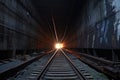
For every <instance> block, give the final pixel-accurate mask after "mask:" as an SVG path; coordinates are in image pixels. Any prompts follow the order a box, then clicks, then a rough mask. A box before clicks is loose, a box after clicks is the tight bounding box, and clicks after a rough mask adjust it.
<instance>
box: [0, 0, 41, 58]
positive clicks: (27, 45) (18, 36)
mask: <svg viewBox="0 0 120 80" xmlns="http://www.w3.org/2000/svg"><path fill="white" fill-rule="evenodd" d="M38 18H39V16H38V14H37V12H36V10H35V8H34V7H33V4H32V3H31V2H30V1H29V0H0V60H1V59H7V58H14V57H15V56H16V55H17V54H18V55H19V54H21V55H23V54H27V53H29V54H30V53H32V52H33V51H34V50H35V49H37V48H38V42H39V40H38V39H37V37H38V34H39V33H38V27H39V26H40V25H39V22H38Z"/></svg>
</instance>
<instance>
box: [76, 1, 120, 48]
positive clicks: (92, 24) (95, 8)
mask: <svg viewBox="0 0 120 80" xmlns="http://www.w3.org/2000/svg"><path fill="white" fill-rule="evenodd" d="M83 8H84V9H83V12H82V16H80V17H79V19H78V21H77V22H76V26H78V27H79V30H78V33H77V34H78V37H79V38H78V48H102V49H112V48H114V49H119V48H120V0H90V1H87V3H86V5H84V7H83Z"/></svg>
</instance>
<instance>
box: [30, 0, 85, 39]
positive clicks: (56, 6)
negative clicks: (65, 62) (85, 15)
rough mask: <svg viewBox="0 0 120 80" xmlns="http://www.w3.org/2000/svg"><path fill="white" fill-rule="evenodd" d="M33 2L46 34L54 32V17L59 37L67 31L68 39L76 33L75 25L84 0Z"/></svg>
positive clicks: (36, 0) (34, 0)
mask: <svg viewBox="0 0 120 80" xmlns="http://www.w3.org/2000/svg"><path fill="white" fill-rule="evenodd" d="M32 3H33V5H34V6H35V8H36V10H37V11H38V13H39V16H40V25H41V27H42V30H43V31H44V32H46V34H54V32H53V30H54V28H53V22H52V18H53V19H54V21H55V25H56V30H57V34H58V38H59V39H62V37H63V35H64V33H65V32H66V33H65V34H66V36H65V38H66V39H67V38H68V37H70V36H74V35H75V32H76V30H77V28H76V27H75V26H74V25H75V22H76V20H77V17H78V16H80V11H81V9H82V4H83V3H84V0H32ZM52 32H53V33H52Z"/></svg>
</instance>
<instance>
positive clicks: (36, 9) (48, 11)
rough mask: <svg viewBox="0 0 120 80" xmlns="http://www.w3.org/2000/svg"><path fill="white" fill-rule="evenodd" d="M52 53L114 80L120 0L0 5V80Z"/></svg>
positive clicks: (0, 1)
mask: <svg viewBox="0 0 120 80" xmlns="http://www.w3.org/2000/svg"><path fill="white" fill-rule="evenodd" d="M56 43H59V44H57V45H59V46H57V49H56V48H55V47H56V46H55V44H56ZM60 43H61V44H60ZM56 50H63V53H64V51H65V53H70V54H73V55H75V56H77V58H78V59H80V60H81V61H82V62H84V63H86V64H87V65H89V66H90V67H93V68H94V69H96V70H98V71H101V72H102V73H105V74H107V75H109V76H112V78H115V80H119V79H117V78H118V77H119V78H120V0H0V75H1V74H2V72H1V71H2V68H3V67H2V68H1V66H3V65H6V64H8V63H10V62H12V61H13V62H14V61H15V62H17V61H18V62H17V63H15V64H18V63H19V62H20V66H18V67H17V68H19V69H21V67H22V68H23V67H25V66H27V65H29V64H30V63H32V62H34V60H38V58H40V57H41V56H40V55H46V54H49V53H52V52H53V51H56ZM56 53H57V52H56ZM34 57H35V58H34ZM33 58H34V59H33ZM27 61H28V62H27ZM21 62H23V63H22V64H21ZM10 65H11V64H10ZM21 65H22V66H21ZM11 66H12V65H11ZM7 67H8V66H7ZM17 68H16V67H15V68H14V69H15V71H17ZM19 69H18V70H19ZM10 70H11V69H10ZM10 70H7V71H8V72H9V71H10ZM7 71H5V73H8V72H7ZM15 71H13V72H15ZM3 74H4V72H3ZM8 74H9V73H8ZM112 74H115V75H112ZM9 75H10V74H9ZM116 76H117V77H116ZM0 77H1V76H0ZM0 80H1V79H0ZM111 80H114V79H111Z"/></svg>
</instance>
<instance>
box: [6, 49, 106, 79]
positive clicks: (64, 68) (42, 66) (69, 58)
mask: <svg viewBox="0 0 120 80" xmlns="http://www.w3.org/2000/svg"><path fill="white" fill-rule="evenodd" d="M86 66H87V65H86V64H84V63H82V62H81V61H80V60H79V59H78V58H76V57H75V56H73V55H72V54H68V53H66V52H64V51H63V50H56V51H55V52H54V54H53V55H52V54H48V55H46V56H43V57H42V58H41V59H39V60H38V61H36V62H34V63H32V64H31V65H29V66H28V67H27V68H25V69H24V70H22V71H21V72H20V73H19V74H17V75H16V76H15V77H13V78H11V79H8V80H108V79H107V78H102V77H103V75H102V74H101V73H97V72H95V71H94V70H91V68H90V69H89V68H88V67H86ZM89 71H91V72H89ZM91 73H95V75H93V74H92V75H91ZM96 75H98V76H96ZM101 76H102V77H101Z"/></svg>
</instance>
